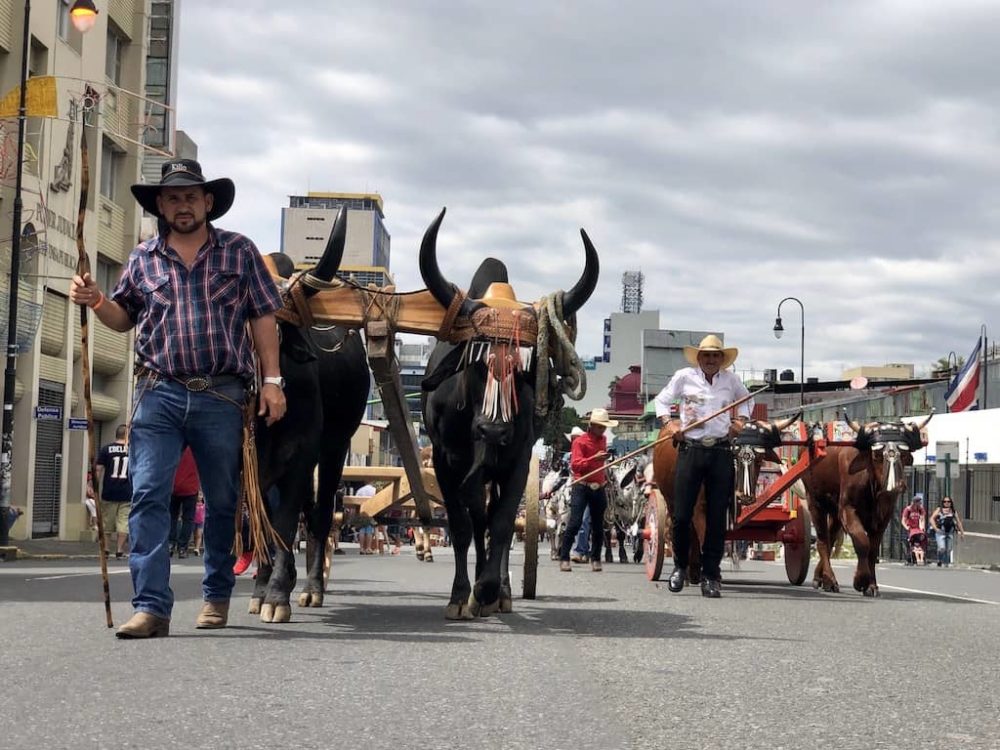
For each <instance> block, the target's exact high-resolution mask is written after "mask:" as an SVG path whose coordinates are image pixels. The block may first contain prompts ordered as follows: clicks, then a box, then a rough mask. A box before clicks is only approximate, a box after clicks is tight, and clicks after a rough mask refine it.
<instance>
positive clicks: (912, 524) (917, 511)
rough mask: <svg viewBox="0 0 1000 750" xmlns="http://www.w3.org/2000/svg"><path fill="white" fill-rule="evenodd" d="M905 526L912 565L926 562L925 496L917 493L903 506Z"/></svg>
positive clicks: (902, 518) (903, 522) (901, 520)
mask: <svg viewBox="0 0 1000 750" xmlns="http://www.w3.org/2000/svg"><path fill="white" fill-rule="evenodd" d="M900 522H901V523H902V524H903V528H904V529H906V542H907V544H908V545H909V547H910V560H909V564H911V565H923V564H924V552H925V551H926V549H927V532H926V531H925V529H926V528H927V511H925V510H924V496H923V495H922V494H921V493H919V492H918V493H916V494H915V495H914V496H913V500H912V501H911V502H910V504H909V505H907V506H906V507H905V508H903V515H902V516H901V517H900Z"/></svg>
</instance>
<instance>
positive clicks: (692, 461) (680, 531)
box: [672, 444, 736, 581]
mask: <svg viewBox="0 0 1000 750" xmlns="http://www.w3.org/2000/svg"><path fill="white" fill-rule="evenodd" d="M735 481H736V470H735V467H734V466H733V454H732V452H731V451H730V450H729V447H728V446H720V447H712V448H705V447H703V446H699V445H690V444H682V445H681V446H680V451H679V452H678V455H677V473H676V475H675V478H674V518H673V539H672V542H673V546H674V565H676V566H677V567H679V568H687V566H688V552H689V551H690V549H691V517H692V515H693V514H694V505H695V502H696V501H697V499H698V492H699V490H701V488H702V487H704V488H705V503H706V506H707V507H706V519H705V521H706V523H705V539H704V541H703V542H702V545H701V572H702V575H703V577H705V578H708V579H710V580H713V581H718V580H720V579H721V578H722V571H721V565H722V553H723V551H724V549H725V542H726V513H727V509H728V508H729V503H730V502H731V501H732V497H733V487H734V483H735Z"/></svg>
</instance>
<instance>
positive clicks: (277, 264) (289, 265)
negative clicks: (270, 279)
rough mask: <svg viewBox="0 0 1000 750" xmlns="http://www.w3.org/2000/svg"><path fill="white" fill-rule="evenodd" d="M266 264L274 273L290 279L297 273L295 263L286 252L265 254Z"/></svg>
mask: <svg viewBox="0 0 1000 750" xmlns="http://www.w3.org/2000/svg"><path fill="white" fill-rule="evenodd" d="M264 265H266V266H267V267H268V268H267V270H268V271H271V273H272V275H275V276H280V277H281V278H283V279H290V278H291V277H292V274H293V273H295V263H294V262H293V261H292V259H291V258H289V257H288V256H287V255H285V254H284V253H268V254H267V255H265V256H264Z"/></svg>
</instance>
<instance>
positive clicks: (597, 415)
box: [590, 409, 618, 427]
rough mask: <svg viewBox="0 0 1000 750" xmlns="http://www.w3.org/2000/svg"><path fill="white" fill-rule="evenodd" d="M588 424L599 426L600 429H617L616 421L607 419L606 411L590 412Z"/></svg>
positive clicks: (595, 410) (596, 410)
mask: <svg viewBox="0 0 1000 750" xmlns="http://www.w3.org/2000/svg"><path fill="white" fill-rule="evenodd" d="M590 423H591V424H599V425H601V426H602V427H617V426H618V420H616V419H608V410H607V409H594V410H593V411H592V412H590Z"/></svg>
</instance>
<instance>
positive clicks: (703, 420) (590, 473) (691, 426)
mask: <svg viewBox="0 0 1000 750" xmlns="http://www.w3.org/2000/svg"><path fill="white" fill-rule="evenodd" d="M770 387H771V386H769V385H765V386H764V387H763V388H758V389H757V390H756V391H754V392H753V393H748V394H747V395H746V396H744V397H743V398H741V399H737V400H736V401H733V403H731V404H728V405H726V406H723V407H722V408H721V409H719V410H718V411H717V412H713V413H712V414H709V415H708V416H707V417H702V418H701V419H699V420H698V421H697V422H692V423H691V424H689V425H688V426H687V427H685V428H684V429H683V430H678V431H677V432H674V433H671V434H670V435H664V436H663V437H661V438H657V439H656V440H653V441H652V442H649V443H646V444H645V445H644V446H642V447H641V448H636V449H635V450H634V451H632V452H631V453H626V454H625V455H624V456H621V457H620V458H616V459H615V460H614V461H609V462H608V463H606V464H604V466H601V467H600V468H598V469H594V470H593V471H588V472H587V473H586V474H584V475H583V476H582V477H578V478H577V479H574V480H573V481H572V482H570V483H569V484H568V485H566V486H567V487H572V486H573V485H574V484H579V483H580V482H582V481H583V480H584V479H587V478H588V477H592V476H594V474H599V473H600V472H602V471H607V470H608V469H610V468H611V467H612V466H615V465H616V464H620V463H621V462H622V461H624V460H625V459H626V458H632V456H637V455H639V454H640V453H643V452H645V451H647V450H649V449H650V448H652V447H653V446H654V445H659V444H660V443H662V442H663V441H664V440H673V439H674V438H679V437H680V436H681V435H683V434H684V433H685V432H687V431H688V430H693V429H694V428H695V427H701V426H702V425H703V424H705V423H706V422H708V421H711V420H713V419H715V418H716V417H717V416H719V415H720V414H725V413H726V412H727V411H729V410H730V409H733V408H735V407H737V406H739V405H740V404H743V403H746V402H747V401H749V400H750V399H752V398H753V397H754V396H756V395H757V394H758V393H763V392H764V391H766V390H767V389H768V388H770Z"/></svg>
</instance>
